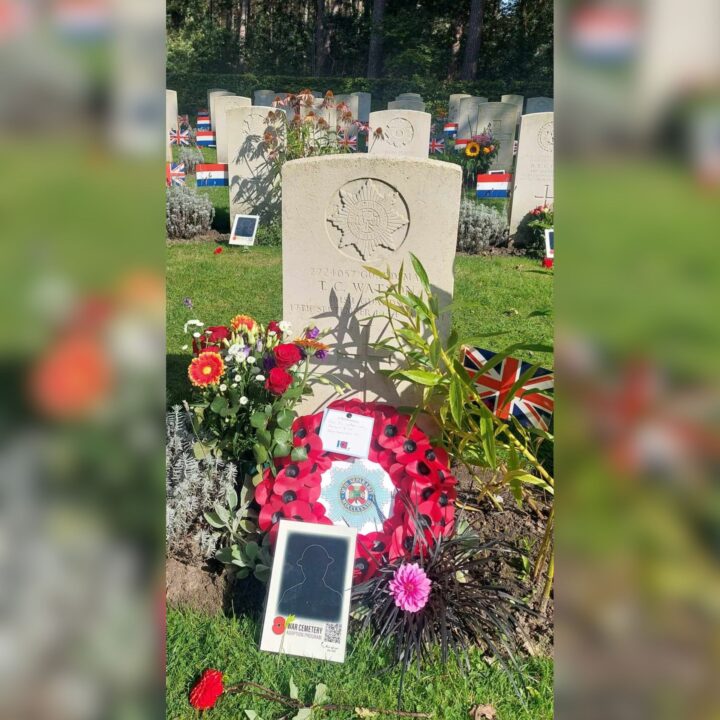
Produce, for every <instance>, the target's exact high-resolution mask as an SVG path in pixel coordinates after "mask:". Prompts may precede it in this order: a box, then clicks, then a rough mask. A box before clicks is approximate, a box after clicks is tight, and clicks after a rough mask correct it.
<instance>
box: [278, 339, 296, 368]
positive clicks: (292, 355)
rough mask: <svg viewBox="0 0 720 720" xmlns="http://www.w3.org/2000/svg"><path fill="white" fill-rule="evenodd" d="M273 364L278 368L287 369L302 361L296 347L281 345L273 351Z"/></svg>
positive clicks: (288, 344) (289, 344) (290, 344)
mask: <svg viewBox="0 0 720 720" xmlns="http://www.w3.org/2000/svg"><path fill="white" fill-rule="evenodd" d="M273 353H275V362H276V364H277V366H278V367H279V368H283V369H284V368H289V367H290V366H291V365H295V364H296V363H299V362H300V361H301V360H302V353H301V352H300V348H299V347H298V346H297V345H293V344H292V343H283V344H282V345H278V346H277V347H276V348H275V349H274V350H273Z"/></svg>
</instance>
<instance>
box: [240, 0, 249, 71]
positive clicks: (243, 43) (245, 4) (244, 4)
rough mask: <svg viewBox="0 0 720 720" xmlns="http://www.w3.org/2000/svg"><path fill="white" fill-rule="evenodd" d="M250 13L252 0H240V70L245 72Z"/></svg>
mask: <svg viewBox="0 0 720 720" xmlns="http://www.w3.org/2000/svg"><path fill="white" fill-rule="evenodd" d="M249 15H250V0H240V21H239V23H238V40H239V41H240V72H245V64H246V63H245V50H246V48H247V29H248V18H249Z"/></svg>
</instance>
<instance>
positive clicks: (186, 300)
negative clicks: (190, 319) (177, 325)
mask: <svg viewBox="0 0 720 720" xmlns="http://www.w3.org/2000/svg"><path fill="white" fill-rule="evenodd" d="M183 305H184V306H185V307H186V308H190V310H192V306H193V304H192V300H191V299H190V298H189V297H186V298H183Z"/></svg>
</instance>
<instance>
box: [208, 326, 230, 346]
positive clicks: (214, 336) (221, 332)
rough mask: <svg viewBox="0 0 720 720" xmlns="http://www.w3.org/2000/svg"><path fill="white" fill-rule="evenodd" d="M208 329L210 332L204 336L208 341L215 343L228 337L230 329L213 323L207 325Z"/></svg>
mask: <svg viewBox="0 0 720 720" xmlns="http://www.w3.org/2000/svg"><path fill="white" fill-rule="evenodd" d="M208 330H209V332H210V334H209V335H207V336H206V337H207V340H208V342H211V343H217V342H222V341H223V340H229V339H230V330H228V329H227V328H226V327H225V326H224V325H213V326H212V327H209V328H208Z"/></svg>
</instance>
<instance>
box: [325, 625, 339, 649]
mask: <svg viewBox="0 0 720 720" xmlns="http://www.w3.org/2000/svg"><path fill="white" fill-rule="evenodd" d="M341 635H342V624H341V623H326V625H325V642H326V643H333V644H334V645H339V644H340V636H341Z"/></svg>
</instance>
